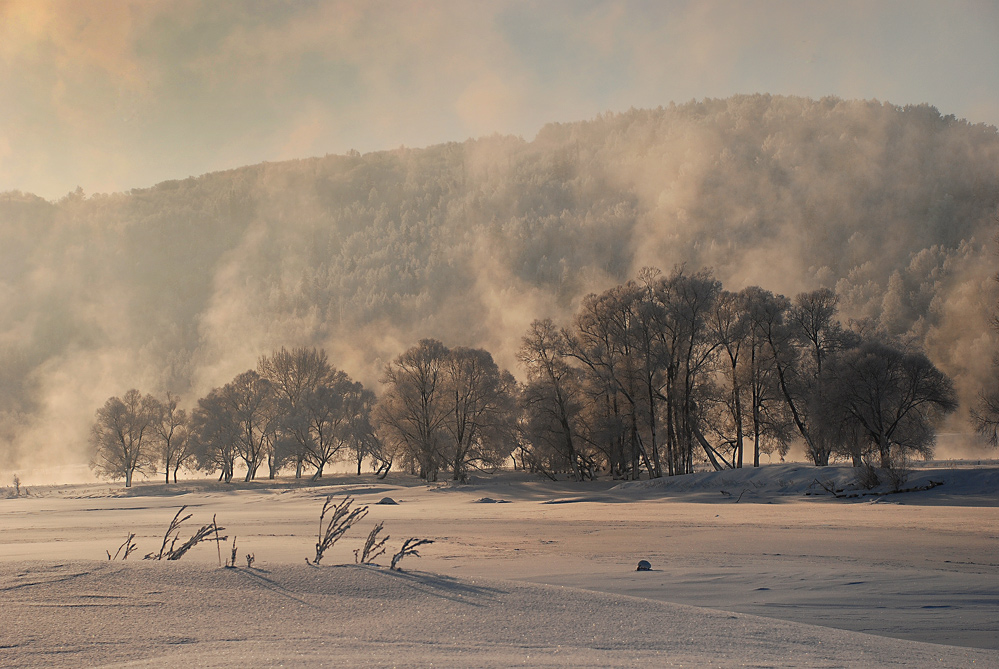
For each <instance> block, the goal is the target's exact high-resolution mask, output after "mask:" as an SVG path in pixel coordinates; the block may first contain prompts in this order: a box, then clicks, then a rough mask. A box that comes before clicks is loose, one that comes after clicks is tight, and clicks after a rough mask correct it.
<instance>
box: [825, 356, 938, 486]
mask: <svg viewBox="0 0 999 669" xmlns="http://www.w3.org/2000/svg"><path fill="white" fill-rule="evenodd" d="M830 372H831V376H832V378H833V379H834V381H835V390H834V400H835V401H836V402H837V403H838V405H839V406H840V407H842V410H843V411H844V412H845V413H846V414H847V415H849V417H850V418H851V419H852V420H853V421H855V422H856V424H857V425H858V426H859V427H860V428H861V429H862V430H863V432H864V433H865V434H866V435H867V438H868V439H869V443H870V444H871V445H872V447H873V448H874V449H875V452H876V453H877V455H878V458H879V460H880V464H881V467H883V468H890V467H891V466H892V448H893V447H898V448H899V449H901V451H902V452H903V454H905V453H907V452H916V453H919V454H920V455H922V456H924V457H929V456H930V455H932V453H933V445H934V442H935V434H934V432H933V429H932V428H933V426H934V425H935V424H936V423H937V422H938V421H939V419H940V418H941V417H943V416H945V415H946V414H948V413H951V412H953V411H954V410H955V409H956V408H957V396H956V395H955V393H954V386H953V383H952V382H951V380H950V378H948V377H947V376H946V375H945V374H944V373H943V372H941V371H940V370H938V369H937V368H936V367H935V366H934V365H933V363H932V362H930V360H929V358H927V357H926V355H925V354H923V353H922V352H913V351H906V350H904V349H902V348H900V347H896V346H892V345H889V344H886V343H884V342H880V341H866V342H864V343H863V344H862V345H861V346H859V347H858V348H856V349H853V350H850V351H846V352H844V353H842V354H841V355H839V356H837V357H836V358H835V359H834V361H833V362H832V364H831V369H830Z"/></svg>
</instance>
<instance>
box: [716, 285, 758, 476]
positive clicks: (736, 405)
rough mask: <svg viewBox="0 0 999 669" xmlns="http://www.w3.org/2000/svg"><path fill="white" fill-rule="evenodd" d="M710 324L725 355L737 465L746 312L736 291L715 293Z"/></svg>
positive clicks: (738, 462)
mask: <svg viewBox="0 0 999 669" xmlns="http://www.w3.org/2000/svg"><path fill="white" fill-rule="evenodd" d="M709 323H710V327H711V330H712V336H713V337H714V338H715V339H716V340H717V341H718V343H719V345H720V348H721V350H722V351H724V358H725V361H726V362H727V371H728V380H729V383H730V384H731V395H730V397H731V401H730V402H728V403H727V405H728V407H729V411H730V413H731V416H732V428H733V429H734V431H735V434H734V435H732V437H731V439H732V451H733V453H732V461H733V465H734V466H735V467H736V468H740V467H742V458H743V446H744V441H745V435H744V432H743V422H744V416H743V410H742V394H743V388H742V384H741V383H740V381H741V377H742V375H741V374H740V373H739V370H740V369H741V368H742V367H743V366H744V364H743V365H742V366H740V360H741V359H743V358H742V357H741V356H742V352H743V349H744V344H745V342H746V340H747V339H748V338H749V333H750V328H749V314H748V313H747V312H746V309H745V301H744V300H743V299H742V298H741V297H740V296H739V295H737V294H735V293H730V292H728V291H722V292H721V293H719V294H718V299H717V300H716V301H715V304H714V308H713V309H712V310H711V313H710V316H709Z"/></svg>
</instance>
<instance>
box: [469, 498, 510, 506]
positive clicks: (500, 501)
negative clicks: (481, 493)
mask: <svg viewBox="0 0 999 669" xmlns="http://www.w3.org/2000/svg"><path fill="white" fill-rule="evenodd" d="M508 501H509V500H505V499H493V498H492V497H480V498H479V499H477V500H475V503H476V504H506V503H508Z"/></svg>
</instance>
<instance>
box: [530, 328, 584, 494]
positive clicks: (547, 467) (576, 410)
mask: <svg viewBox="0 0 999 669" xmlns="http://www.w3.org/2000/svg"><path fill="white" fill-rule="evenodd" d="M568 346H569V345H568V342H567V341H566V335H565V333H564V332H563V331H561V330H559V329H558V328H557V327H556V326H555V323H554V322H552V320H551V319H544V320H536V321H534V322H533V323H531V325H530V328H529V329H528V331H527V334H526V335H524V338H523V339H522V340H521V346H520V350H519V351H518V352H517V359H518V360H520V362H521V364H523V366H524V369H525V371H526V372H527V385H526V386H525V387H524V390H523V393H522V395H521V402H522V406H523V408H524V414H525V420H524V426H523V429H524V432H525V436H526V439H527V442H528V444H529V445H530V447H531V449H532V450H531V467H532V468H534V469H537V470H539V471H541V472H542V473H545V474H548V475H552V472H553V470H556V469H561V468H563V467H568V468H569V469H570V470H571V471H572V475H573V478H574V479H575V480H576V481H581V480H582V479H583V476H584V473H585V472H588V470H589V462H590V458H588V457H587V456H586V454H585V452H584V439H583V438H582V435H581V432H582V431H583V428H582V418H581V412H582V403H583V398H582V388H581V379H580V374H579V371H578V370H577V369H576V368H574V367H573V366H572V365H570V364H569V356H568ZM525 446H527V444H525Z"/></svg>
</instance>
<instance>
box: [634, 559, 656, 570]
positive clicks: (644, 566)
mask: <svg viewBox="0 0 999 669" xmlns="http://www.w3.org/2000/svg"><path fill="white" fill-rule="evenodd" d="M635 571H652V563H651V562H649V561H648V560H639V561H638V569H636V570H635Z"/></svg>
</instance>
